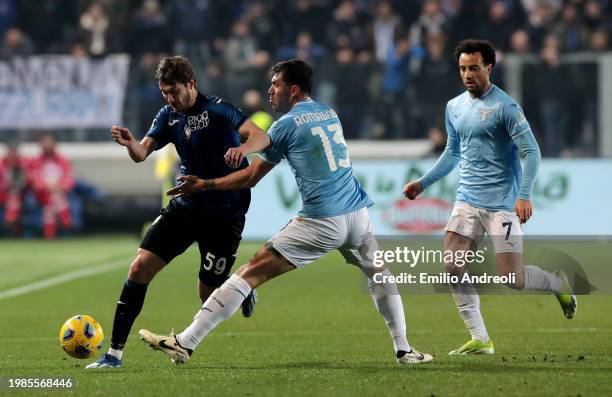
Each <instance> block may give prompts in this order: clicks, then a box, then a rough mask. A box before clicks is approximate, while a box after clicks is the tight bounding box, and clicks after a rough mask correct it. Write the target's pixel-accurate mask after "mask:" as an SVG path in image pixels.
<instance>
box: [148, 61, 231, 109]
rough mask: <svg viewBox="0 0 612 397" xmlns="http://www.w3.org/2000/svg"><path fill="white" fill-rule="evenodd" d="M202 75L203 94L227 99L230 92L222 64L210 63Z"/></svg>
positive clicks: (201, 87) (199, 82)
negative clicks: (209, 93)
mask: <svg viewBox="0 0 612 397" xmlns="http://www.w3.org/2000/svg"><path fill="white" fill-rule="evenodd" d="M201 75H202V77H200V79H199V80H198V88H199V89H200V90H201V91H202V92H214V93H215V95H218V96H220V97H223V98H227V96H228V92H227V85H226V84H225V78H224V76H225V73H224V71H223V64H222V62H219V61H216V60H212V61H210V62H208V63H207V64H206V67H205V68H204V73H203V74H201ZM149 80H150V79H149ZM149 118H150V117H149Z"/></svg>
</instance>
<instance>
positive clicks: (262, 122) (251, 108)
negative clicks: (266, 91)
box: [242, 90, 274, 131]
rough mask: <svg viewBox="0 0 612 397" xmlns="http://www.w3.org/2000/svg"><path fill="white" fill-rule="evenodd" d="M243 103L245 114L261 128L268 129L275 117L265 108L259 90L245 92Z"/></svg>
mask: <svg viewBox="0 0 612 397" xmlns="http://www.w3.org/2000/svg"><path fill="white" fill-rule="evenodd" d="M242 104H243V105H244V109H243V114H244V115H245V116H246V117H249V118H250V119H251V120H252V121H253V122H254V123H255V125H257V126H258V127H259V128H261V129H262V130H264V131H268V128H270V126H271V125H272V122H273V121H274V117H272V115H271V114H270V113H268V112H267V111H266V110H265V108H264V103H263V100H262V98H261V94H260V93H259V91H257V90H248V91H247V92H245V93H244V95H243V96H242Z"/></svg>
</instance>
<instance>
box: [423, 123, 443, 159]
mask: <svg viewBox="0 0 612 397" xmlns="http://www.w3.org/2000/svg"><path fill="white" fill-rule="evenodd" d="M427 139H428V140H429V142H430V143H431V149H430V150H429V152H428V153H427V154H426V155H425V157H433V158H438V157H440V155H441V154H442V152H443V151H444V149H445V148H446V134H445V133H444V131H443V130H442V128H440V127H438V126H433V127H431V128H429V130H428V131H427Z"/></svg>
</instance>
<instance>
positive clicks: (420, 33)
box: [410, 0, 447, 47]
mask: <svg viewBox="0 0 612 397" xmlns="http://www.w3.org/2000/svg"><path fill="white" fill-rule="evenodd" d="M446 30H447V20H446V15H444V13H443V12H442V7H441V5H440V0H425V1H424V2H423V9H422V11H421V15H419V18H418V19H417V21H416V22H415V23H414V24H413V25H412V26H411V27H410V43H411V44H412V46H413V47H418V46H421V47H424V46H425V37H426V36H427V35H437V34H441V33H446Z"/></svg>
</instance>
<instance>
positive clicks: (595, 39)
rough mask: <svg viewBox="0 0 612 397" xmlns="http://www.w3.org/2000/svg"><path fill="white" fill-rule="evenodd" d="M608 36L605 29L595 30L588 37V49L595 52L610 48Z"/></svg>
mask: <svg viewBox="0 0 612 397" xmlns="http://www.w3.org/2000/svg"><path fill="white" fill-rule="evenodd" d="M608 40H609V36H608V33H607V32H606V31H605V30H596V31H594V32H593V33H592V34H591V37H590V38H589V49H590V50H591V51H595V52H604V51H608V50H609V49H610V47H609V43H608Z"/></svg>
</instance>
